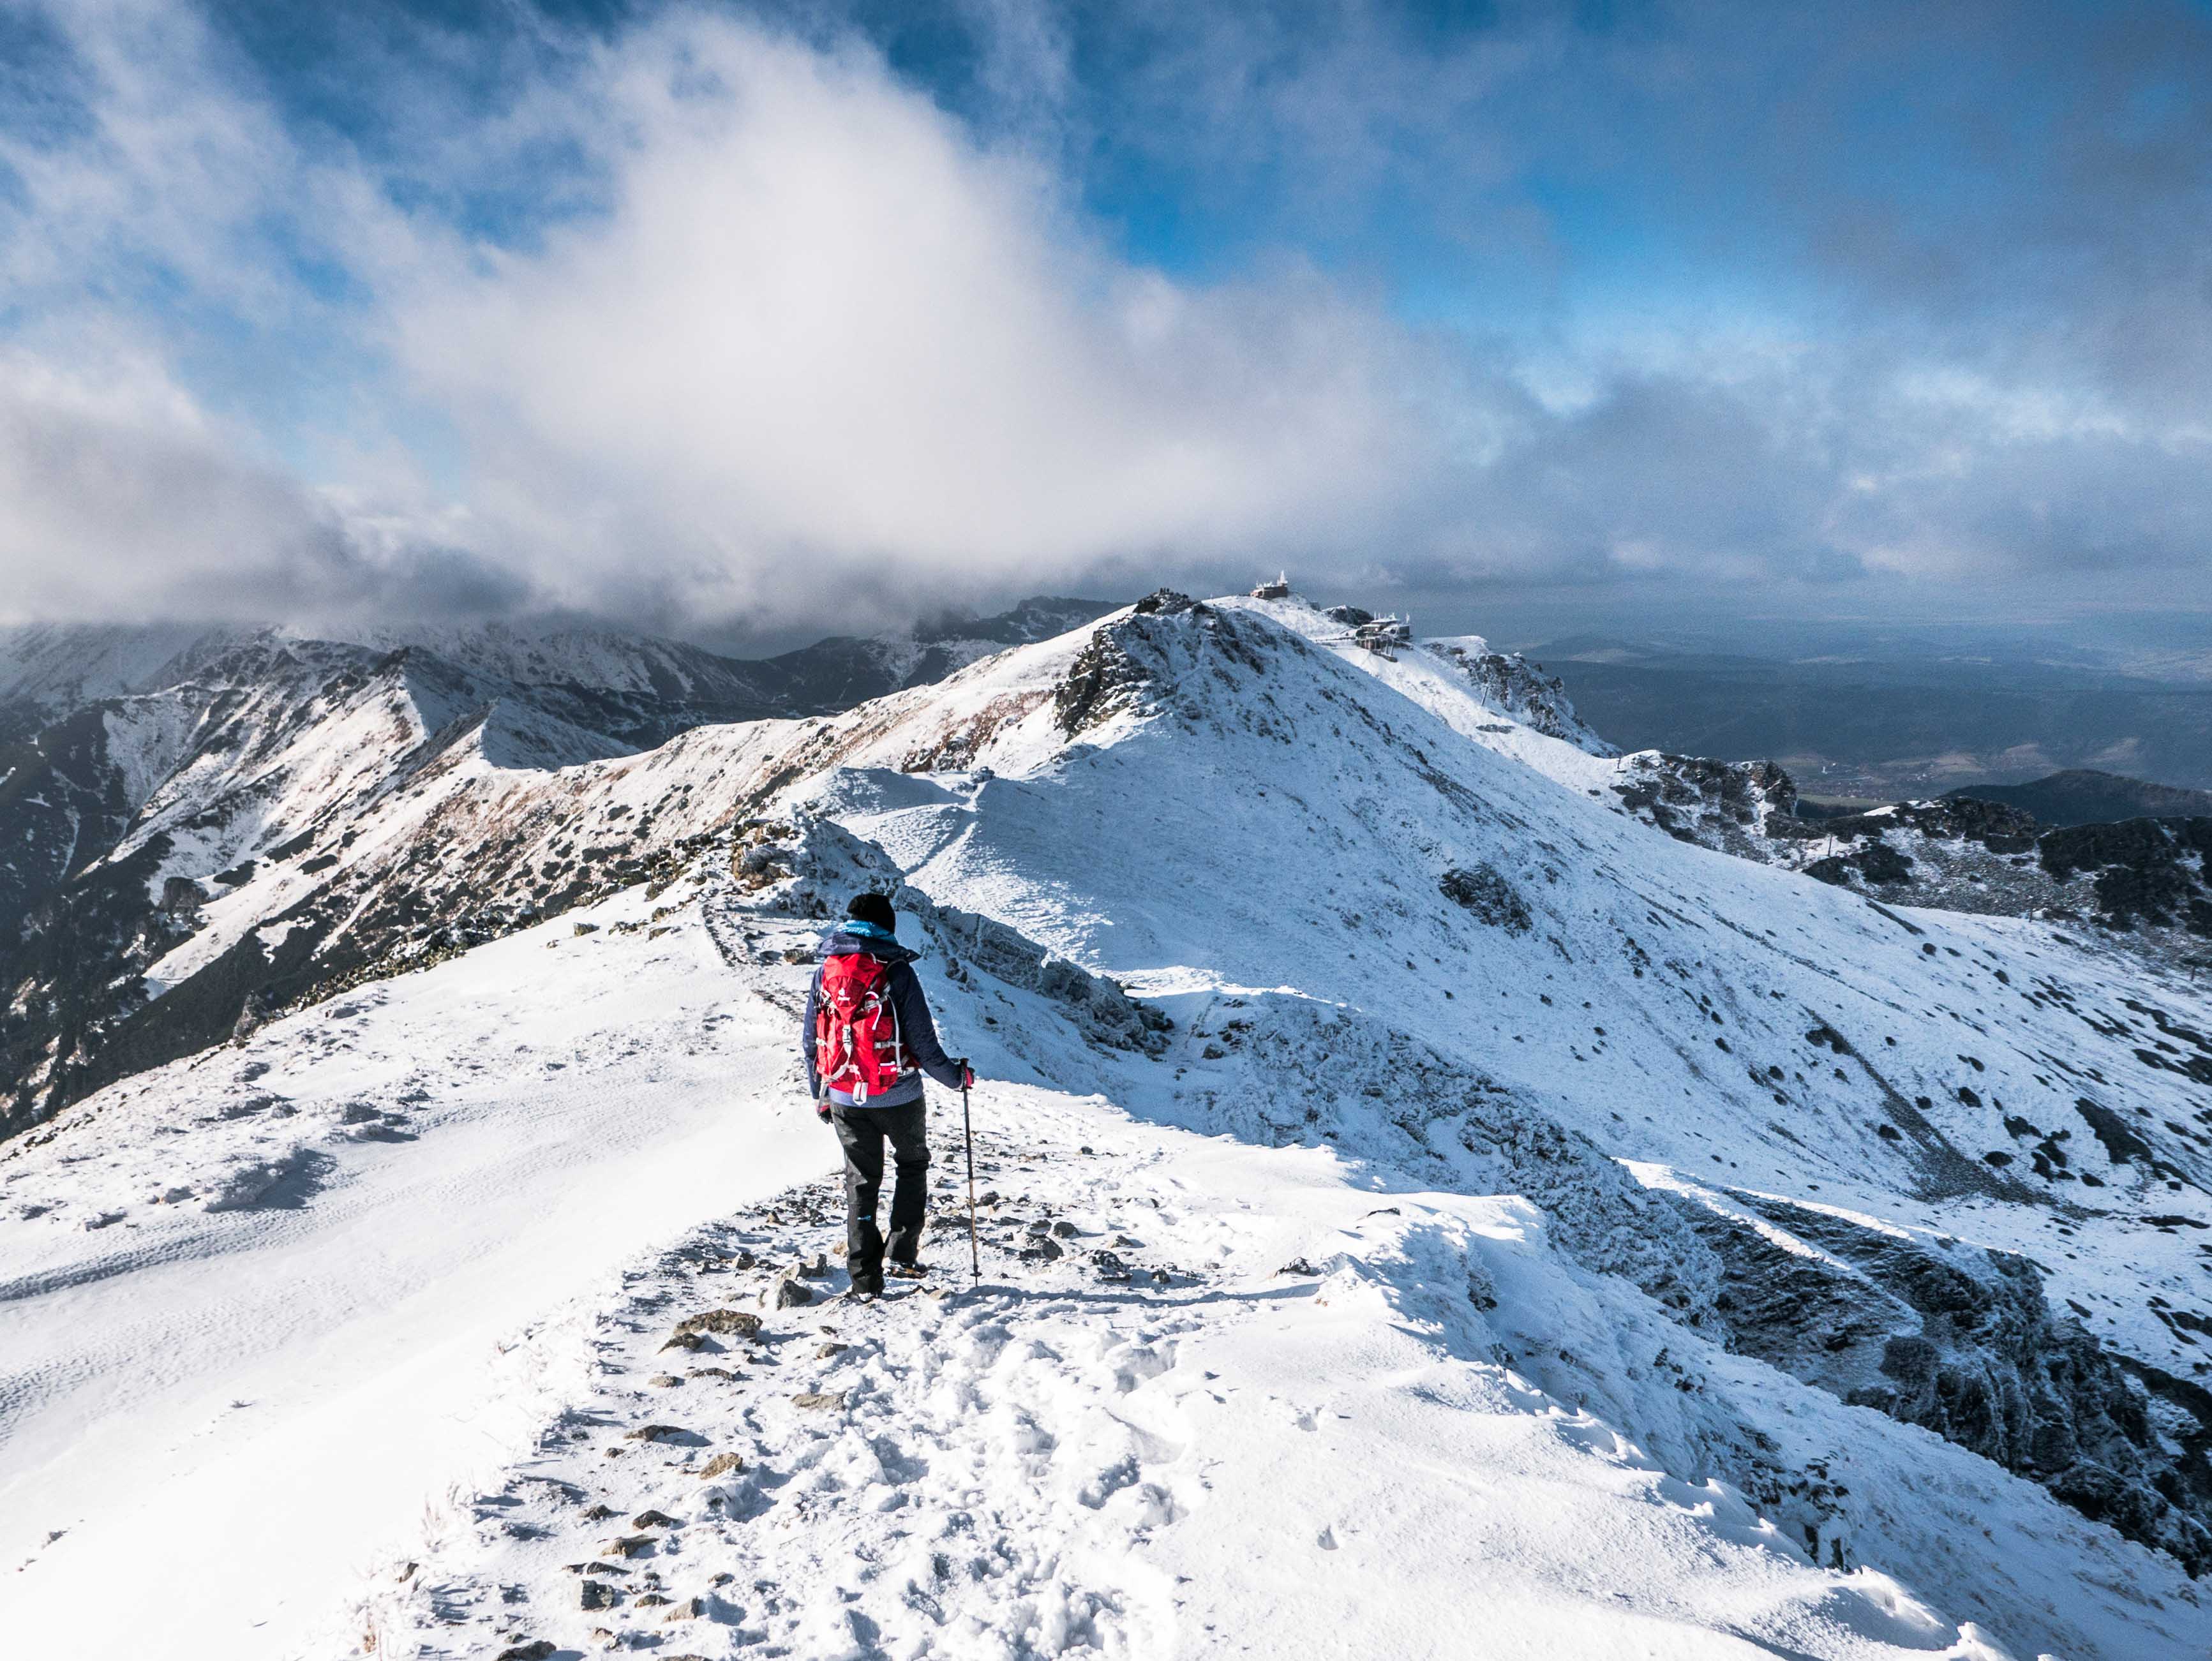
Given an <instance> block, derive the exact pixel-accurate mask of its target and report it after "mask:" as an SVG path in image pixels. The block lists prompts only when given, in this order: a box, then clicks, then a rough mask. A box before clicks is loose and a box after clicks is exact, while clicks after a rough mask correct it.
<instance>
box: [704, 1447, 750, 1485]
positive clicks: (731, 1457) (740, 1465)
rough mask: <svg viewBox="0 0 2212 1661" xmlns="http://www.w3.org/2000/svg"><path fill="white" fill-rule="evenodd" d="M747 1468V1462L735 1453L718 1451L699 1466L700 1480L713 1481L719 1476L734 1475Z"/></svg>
mask: <svg viewBox="0 0 2212 1661" xmlns="http://www.w3.org/2000/svg"><path fill="white" fill-rule="evenodd" d="M744 1468H745V1462H744V1460H743V1459H741V1458H738V1456H737V1455H736V1454H734V1453H717V1454H716V1455H715V1456H714V1458H711V1459H709V1460H708V1461H707V1463H706V1464H703V1465H702V1466H700V1467H699V1480H700V1481H701V1482H711V1481H713V1480H714V1478H715V1477H717V1476H733V1475H735V1474H736V1473H737V1472H738V1471H741V1470H744Z"/></svg>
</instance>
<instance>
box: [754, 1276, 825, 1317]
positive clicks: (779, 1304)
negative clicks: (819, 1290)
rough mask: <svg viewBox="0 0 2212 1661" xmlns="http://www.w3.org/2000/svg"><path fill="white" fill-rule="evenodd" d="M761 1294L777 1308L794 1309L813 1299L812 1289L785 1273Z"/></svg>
mask: <svg viewBox="0 0 2212 1661" xmlns="http://www.w3.org/2000/svg"><path fill="white" fill-rule="evenodd" d="M762 1295H763V1299H764V1300H766V1301H767V1302H769V1304H771V1305H772V1306H774V1307H775V1308H777V1309H796V1308H798V1307H799V1306H800V1305H802V1304H810V1303H812V1302H813V1301H814V1292H813V1289H812V1288H810V1287H807V1286H805V1285H802V1284H801V1283H800V1282H798V1281H796V1280H794V1279H793V1278H792V1277H791V1276H784V1277H783V1278H782V1279H781V1280H779V1281H777V1282H776V1283H775V1286H774V1287H773V1288H770V1289H769V1291H768V1292H766V1293H764V1294H762Z"/></svg>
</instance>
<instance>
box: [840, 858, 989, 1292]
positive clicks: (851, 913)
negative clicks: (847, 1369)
mask: <svg viewBox="0 0 2212 1661" xmlns="http://www.w3.org/2000/svg"><path fill="white" fill-rule="evenodd" d="M913 965H914V954H913V953H912V952H910V951H908V949H906V948H905V947H903V946H902V945H900V944H899V943H898V914H897V913H896V912H894V911H893V910H892V909H891V902H890V900H889V899H888V898H887V897H886V896H884V895H883V894H854V896H853V900H852V903H851V904H850V905H848V906H846V907H845V921H844V923H843V924H842V926H841V927H839V928H838V929H837V930H836V931H835V932H834V933H832V934H831V935H830V936H829V938H828V939H826V940H824V941H823V943H822V965H821V967H819V968H817V970H815V972H814V983H813V985H811V986H809V987H808V988H807V989H806V1020H805V1026H804V1028H801V1032H800V1038H799V1043H800V1046H801V1047H802V1048H803V1049H804V1050H805V1054H806V1085H807V1089H808V1092H809V1094H811V1096H812V1097H813V1100H814V1111H815V1112H816V1113H817V1114H818V1115H819V1116H820V1117H821V1119H822V1122H823V1124H825V1125H834V1126H835V1127H836V1131H837V1141H838V1143H839V1145H840V1146H842V1148H843V1149H844V1150H845V1211H846V1215H845V1268H846V1271H847V1273H848V1274H849V1275H850V1276H852V1279H853V1291H854V1294H855V1295H857V1296H860V1297H864V1298H872V1297H875V1296H878V1294H881V1293H882V1291H883V1289H884V1276H885V1275H889V1276H891V1277H892V1278H893V1279H894V1280H918V1279H920V1278H921V1276H922V1274H923V1273H924V1270H923V1268H922V1264H921V1220H922V1211H923V1208H924V1207H925V1205H926V1204H927V1201H928V1191H927V1182H928V1180H929V1143H928V1140H927V1106H926V1104H925V1103H924V1101H923V1100H922V1088H921V1076H922V1074H923V1073H927V1074H928V1075H929V1076H931V1077H932V1078H933V1079H935V1080H936V1081H937V1082H939V1084H942V1085H943V1086H945V1088H947V1089H948V1090H961V1089H965V1088H968V1087H969V1086H970V1085H972V1084H973V1083H974V1082H975V1074H974V1073H973V1072H972V1071H970V1070H969V1066H968V1064H967V1063H966V1062H965V1061H964V1060H963V1061H955V1060H953V1059H952V1058H951V1057H949V1056H947V1055H946V1054H945V1048H944V1046H942V1045H940V1044H939V1042H938V1041H937V1028H936V1026H935V1025H934V1024H933V1022H932V1021H930V1018H929V1003H928V1000H927V998H925V997H923V996H922V991H921V980H920V979H919V978H917V977H916V976H915V972H914V967H913ZM885 1141H889V1142H890V1145H891V1158H892V1160H893V1161H894V1162H895V1163H896V1165H897V1167H898V1185H897V1187H896V1189H895V1190H894V1191H893V1192H892V1195H891V1232H890V1240H889V1241H888V1242H887V1241H886V1240H884V1235H883V1233H882V1231H881V1230H879V1229H878V1228H877V1227H876V1196H877V1194H878V1191H880V1190H881V1189H882V1187H883V1183H884V1143H885ZM887 1255H888V1258H889V1261H888V1262H886V1261H885V1258H886V1256H887Z"/></svg>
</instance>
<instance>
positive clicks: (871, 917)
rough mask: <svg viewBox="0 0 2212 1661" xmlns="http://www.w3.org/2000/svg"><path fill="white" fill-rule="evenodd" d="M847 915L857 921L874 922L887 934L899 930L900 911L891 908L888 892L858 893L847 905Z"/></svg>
mask: <svg viewBox="0 0 2212 1661" xmlns="http://www.w3.org/2000/svg"><path fill="white" fill-rule="evenodd" d="M845 915H846V916H848V917H849V918H852V919H853V920H854V922H855V923H872V924H875V925H876V926H877V927H878V928H879V929H881V930H882V931H884V933H885V934H896V933H897V932H898V913H897V912H895V911H893V910H892V909H891V902H890V896H889V895H887V894H854V896H853V901H852V904H850V905H848V906H846V907H845Z"/></svg>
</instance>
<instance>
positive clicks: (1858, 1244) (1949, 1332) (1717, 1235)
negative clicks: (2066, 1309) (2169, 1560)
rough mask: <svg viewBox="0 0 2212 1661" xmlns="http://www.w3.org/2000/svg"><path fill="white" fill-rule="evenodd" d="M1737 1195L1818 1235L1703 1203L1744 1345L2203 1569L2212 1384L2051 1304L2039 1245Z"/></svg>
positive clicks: (2209, 1542)
mask: <svg viewBox="0 0 2212 1661" xmlns="http://www.w3.org/2000/svg"><path fill="white" fill-rule="evenodd" d="M1732 1200H1733V1201H1734V1202H1735V1203H1741V1204H1748V1205H1750V1206H1752V1207H1753V1209H1757V1210H1758V1211H1759V1212H1760V1213H1761V1214H1763V1215H1764V1216H1765V1219H1766V1220H1767V1222H1769V1223H1770V1224H1771V1225H1772V1226H1773V1227H1774V1228H1777V1229H1778V1230H1782V1231H1785V1232H1786V1234H1788V1235H1792V1236H1795V1237H1796V1240H1798V1241H1800V1242H1802V1246H1803V1247H1806V1248H1810V1249H1809V1250H1804V1251H1803V1252H1802V1255H1801V1254H1800V1252H1797V1251H1792V1250H1790V1249H1788V1248H1786V1247H1785V1246H1783V1245H1781V1244H1779V1243H1778V1242H1777V1241H1776V1240H1773V1239H1771V1238H1770V1237H1768V1236H1767V1235H1766V1234H1763V1233H1761V1232H1760V1231H1759V1230H1758V1229H1756V1228H1753V1227H1751V1226H1750V1225H1749V1224H1747V1223H1745V1222H1741V1221H1740V1220H1738V1219H1736V1218H1735V1217H1731V1216H1728V1215H1723V1214H1720V1213H1718V1212H1715V1211H1711V1210H1708V1209H1704V1208H1702V1207H1695V1206H1692V1207H1690V1208H1689V1209H1690V1211H1691V1215H1692V1220H1693V1226H1694V1227H1695V1228H1696V1229H1697V1231H1698V1233H1699V1234H1700V1235H1701V1236H1702V1237H1703V1238H1704V1239H1705V1241H1706V1243H1707V1244H1708V1245H1709V1246H1711V1247H1712V1248H1713V1250H1714V1251H1715V1252H1716V1253H1717V1256H1718V1258H1719V1259H1720V1261H1721V1263H1722V1264H1723V1275H1722V1282H1721V1290H1720V1293H1719V1295H1718V1296H1717V1299H1716V1300H1715V1309H1716V1312H1717V1314H1718V1315H1719V1317H1720V1318H1721V1320H1722V1321H1723V1323H1725V1334H1726V1337H1727V1341H1728V1343H1729V1346H1730V1348H1732V1349H1738V1350H1741V1351H1742V1352H1744V1353H1746V1354H1748V1355H1756V1356H1759V1358H1760V1359H1762V1360H1764V1361H1770V1362H1771V1363H1773V1364H1774V1365H1775V1366H1777V1367H1781V1368H1783V1369H1784V1371H1786V1372H1789V1373H1793V1374H1795V1375H1796V1377H1798V1378H1800V1379H1804V1380H1805V1381H1806V1382H1808V1383H1809V1384H1814V1385H1819V1386H1820V1387H1821V1388H1822V1389H1825V1390H1827V1391H1831V1392H1832V1393H1833V1394H1835V1395H1837V1396H1838V1397H1842V1398H1843V1399H1844V1400H1845V1401H1847V1402H1850V1403H1852V1404H1854V1405H1856V1406H1863V1407H1871V1408H1875V1409H1878V1410H1880V1411H1881V1412H1883V1413H1886V1414H1887V1415H1890V1416H1891V1417H1892V1418H1894V1419H1899V1420H1902V1421H1904V1422H1905V1423H1908V1424H1916V1425H1920V1426H1923V1427H1924V1428H1927V1429H1929V1430H1931V1431H1934V1432H1935V1433H1936V1434H1938V1435H1940V1436H1942V1437H1943V1438H1944V1439H1945V1440H1948V1441H1952V1442H1955V1443H1957V1444H1959V1445H1960V1446H1963V1447H1966V1448H1970V1449H1972V1451H1973V1452H1977V1453H1979V1454H1981V1455H1982V1456H1983V1457H1984V1458H1988V1459H1990V1460H1993V1461H1994V1462H1996V1464H2001V1465H2002V1466H2004V1467H2005V1468H2006V1469H2007V1470H2012V1471H2015V1472H2016V1473H2018V1474H2019V1475H2021V1476H2025V1477H2027V1478H2028V1479H2030V1480H2031V1481H2033V1482H2039V1483H2041V1484H2042V1485H2043V1486H2044V1487H2045V1488H2048V1489H2049V1490H2050V1491H2051V1493H2052V1494H2056V1495H2057V1497H2058V1498H2059V1499H2061V1500H2064V1501H2066V1502H2067V1503H2068V1504H2069V1505H2071V1506H2074V1507H2075V1509H2076V1510H2078V1511H2081V1512H2083V1513H2084V1514H2085V1515H2087V1516H2090V1517H2093V1518H2095V1519H2100V1520H2101V1521H2104V1522H2107V1523H2110V1524H2111V1525H2112V1526H2113V1527H2115V1528H2117V1529H2118V1530H2119V1531H2121V1532H2122V1533H2123V1534H2125V1535H2127V1536H2128V1537H2130V1538H2131V1539H2135V1540H2137V1541H2140V1542H2142V1543H2143V1544H2145V1545H2149V1546H2154V1547H2157V1548H2159V1549H2162V1550H2164V1551H2166V1552H2169V1553H2171V1554H2172V1555H2173V1556H2174V1557H2175V1558H2177V1559H2178V1560H2179V1561H2180V1562H2181V1563H2182V1564H2183V1566H2184V1567H2186V1568H2187V1569H2188V1570H2189V1572H2190V1573H2191V1574H2202V1573H2205V1572H2206V1571H2207V1570H2212V1464H2208V1462H2207V1459H2206V1457H2205V1450H2206V1448H2207V1446H2212V1395H2207V1394H2206V1393H2205V1392H2204V1391H2202V1390H2198V1389H2197V1388H2196V1387H2194V1386H2191V1385H2182V1384H2180V1383H2179V1382H2178V1381H2176V1380H2172V1379H2166V1378H2165V1377H2164V1375H2162V1374H2159V1373H2156V1372H2155V1370H2154V1369H2152V1368H2149V1367H2146V1366H2145V1365H2144V1364H2142V1363H2141V1362H2138V1361H2133V1360H2132V1359H2129V1358H2123V1357H2118V1356H2115V1355H2112V1354H2110V1353H2108V1352H2107V1351H2106V1350H2105V1349H2102V1348H2101V1347H2100V1345H2099V1343H2098V1342H2097V1340H2096V1339H2095V1338H2094V1337H2092V1336H2091V1335H2090V1334H2089V1333H2088V1332H2087V1331H2085V1330H2084V1329H2083V1328H2082V1327H2081V1325H2080V1324H2079V1323H2078V1322H2077V1321H2075V1320H2074V1319H2072V1318H2060V1317H2054V1316H2053V1314H2052V1313H2051V1310H2050V1308H2049V1307H2048V1306H2047V1305H2046V1304H2045V1300H2044V1294H2043V1282H2042V1276H2040V1274H2039V1272H2038V1271H2037V1270H2036V1269H2035V1268H2034V1266H2033V1264H2029V1263H2028V1262H2027V1260H2026V1259H2025V1258H2018V1257H2015V1256H2012V1255H2010V1254H2009V1253H2006V1252H1981V1251H1977V1250H1974V1249H1972V1248H1971V1247H1967V1246H1964V1245H1963V1244H1956V1245H1954V1246H1952V1248H1951V1249H1950V1250H1949V1251H1947V1252H1939V1251H1936V1250H1931V1249H1929V1248H1928V1247H1927V1246H1924V1245H1923V1244H1922V1243H1921V1242H1920V1241H1919V1240H1911V1239H1900V1238H1897V1237H1894V1236H1893V1235H1891V1234H1885V1233H1881V1232H1879V1231H1877V1230H1875V1229H1870V1228H1863V1227H1861V1226H1860V1225H1858V1224H1857V1223H1854V1222H1849V1221H1846V1220H1845V1219H1843V1218H1840V1217H1838V1216H1835V1215H1831V1214H1828V1213H1826V1212H1820V1211H1814V1210H1812V1209H1808V1208H1805V1207H1801V1206H1796V1205H1792V1204H1790V1203H1787V1202H1784V1201H1780V1200H1775V1199H1771V1198H1762V1197H1753V1196H1747V1195H1744V1194H1741V1193H1739V1194H1735V1195H1734V1196H1732ZM1832 1259H1841V1260H1842V1261H1843V1262H1844V1263H1846V1264H1850V1266H1851V1269H1852V1270H1857V1273H1852V1272H1850V1270H1840V1269H1838V1268H1837V1267H1836V1266H1834V1263H1833V1262H1832Z"/></svg>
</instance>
